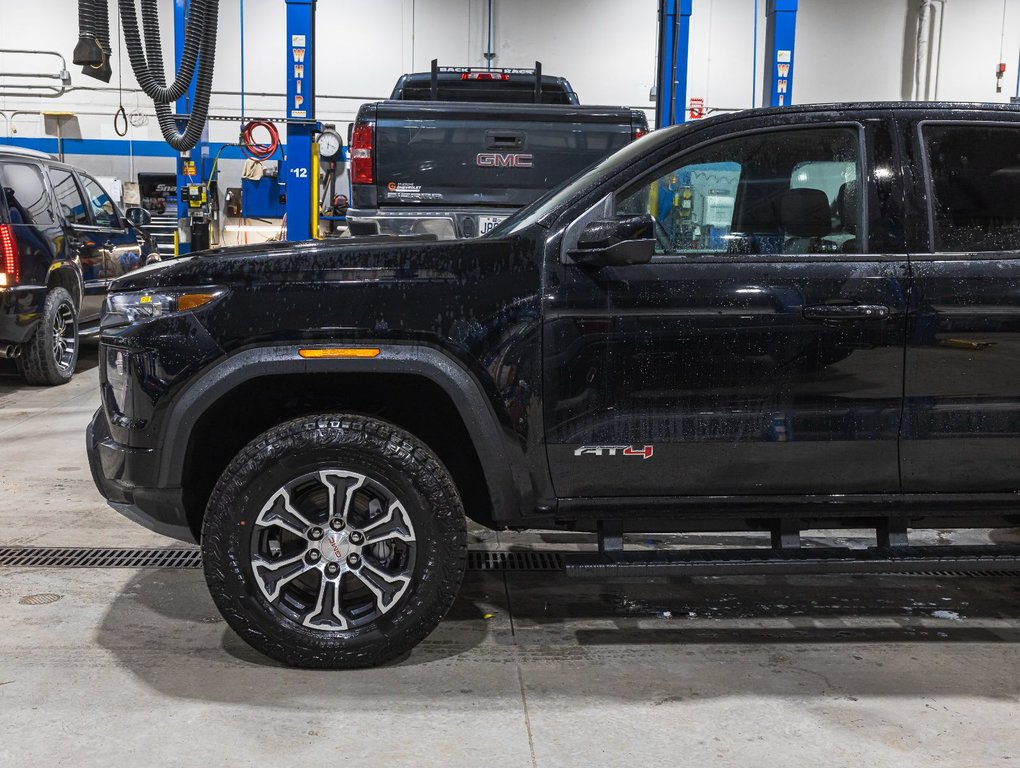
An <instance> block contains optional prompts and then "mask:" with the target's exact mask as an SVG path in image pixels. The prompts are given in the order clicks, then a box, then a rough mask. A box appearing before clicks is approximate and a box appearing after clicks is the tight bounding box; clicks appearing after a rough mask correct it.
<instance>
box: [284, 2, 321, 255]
mask: <svg viewBox="0 0 1020 768" xmlns="http://www.w3.org/2000/svg"><path fill="white" fill-rule="evenodd" d="M315 3H316V0H287V112H286V114H287V162H286V174H287V175H286V183H287V186H286V190H287V239H288V240H308V239H310V238H311V237H313V235H317V234H318V233H313V231H312V221H313V220H314V219H315V211H314V208H316V207H317V202H316V196H317V195H316V193H317V192H318V185H319V179H318V178H317V177H318V164H317V163H315V162H313V158H312V150H313V146H314V143H313V139H314V137H315V134H316V133H317V131H318V130H319V126H318V124H317V123H316V122H315Z"/></svg>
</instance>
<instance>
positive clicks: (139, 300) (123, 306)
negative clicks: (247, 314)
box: [102, 288, 227, 326]
mask: <svg viewBox="0 0 1020 768" xmlns="http://www.w3.org/2000/svg"><path fill="white" fill-rule="evenodd" d="M226 292H227V290H226V288H182V289H180V290H174V291H132V292H130V293H111V294H109V295H108V296H107V297H106V302H105V304H104V305H103V318H102V325H103V326H109V325H120V324H122V323H137V322H143V321H145V320H152V319H154V318H157V317H163V316H164V315H172V314H174V313H175V312H187V311H189V310H193V309H198V308H200V307H205V306H208V305H209V304H211V303H213V302H214V301H216V300H217V299H219V298H221V297H222V296H223V295H224V294H225V293H226Z"/></svg>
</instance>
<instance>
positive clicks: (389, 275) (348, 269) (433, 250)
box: [110, 235, 494, 291]
mask: <svg viewBox="0 0 1020 768" xmlns="http://www.w3.org/2000/svg"><path fill="white" fill-rule="evenodd" d="M493 242H494V241H492V240H488V239H486V240H485V241H483V240H443V241H439V240H436V238H435V236H432V235H424V236H423V235H414V236H390V235H371V236H366V237H349V238H348V237H341V238H331V239H329V240H306V241H300V242H270V243H261V244H259V245H250V246H235V247H230V248H215V249H211V250H207V251H199V252H197V253H194V254H192V255H189V256H185V257H181V258H176V259H171V260H168V261H163V262H159V263H156V264H152V265H149V266H147V267H143V268H142V269H138V270H135V271H134V272H130V273H128V274H126V275H123V276H121V277H119V278H117V279H116V280H114V281H113V282H112V283H111V284H110V290H111V291H134V290H145V289H159V288H169V287H183V286H191V287H194V286H203V285H237V284H246V285H251V284H258V283H281V282H327V281H330V282H335V281H338V280H339V281H344V282H352V281H361V280H385V279H393V278H396V277H397V275H398V274H399V275H401V276H407V275H408V270H410V271H411V272H412V273H415V276H417V277H432V278H435V277H441V278H449V277H450V276H451V273H450V271H449V267H450V265H452V264H454V263H456V262H457V261H458V260H459V259H460V258H462V257H463V256H464V255H465V253H466V252H468V251H473V252H477V251H478V250H485V249H486V248H487V247H492V244H493ZM423 273H426V274H423ZM439 273H442V274H439Z"/></svg>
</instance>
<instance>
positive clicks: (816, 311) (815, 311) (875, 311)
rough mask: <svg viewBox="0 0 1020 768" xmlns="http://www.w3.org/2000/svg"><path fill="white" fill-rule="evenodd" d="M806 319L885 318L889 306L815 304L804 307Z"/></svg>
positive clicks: (887, 315)
mask: <svg viewBox="0 0 1020 768" xmlns="http://www.w3.org/2000/svg"><path fill="white" fill-rule="evenodd" d="M804 317H805V318H806V319H807V320H836V321H851V320H885V319H886V318H887V317H889V307H887V306H885V305H884V304H816V305H814V306H810V307H804Z"/></svg>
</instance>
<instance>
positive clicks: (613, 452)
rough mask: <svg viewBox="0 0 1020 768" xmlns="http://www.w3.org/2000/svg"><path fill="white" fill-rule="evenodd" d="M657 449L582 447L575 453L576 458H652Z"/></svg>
mask: <svg viewBox="0 0 1020 768" xmlns="http://www.w3.org/2000/svg"><path fill="white" fill-rule="evenodd" d="M654 452H655V447H654V446H651V445H582V446H581V447H580V448H578V449H577V450H575V451H574V455H575V456H640V457H642V458H644V459H650V458H652V454H653V453H654Z"/></svg>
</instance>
